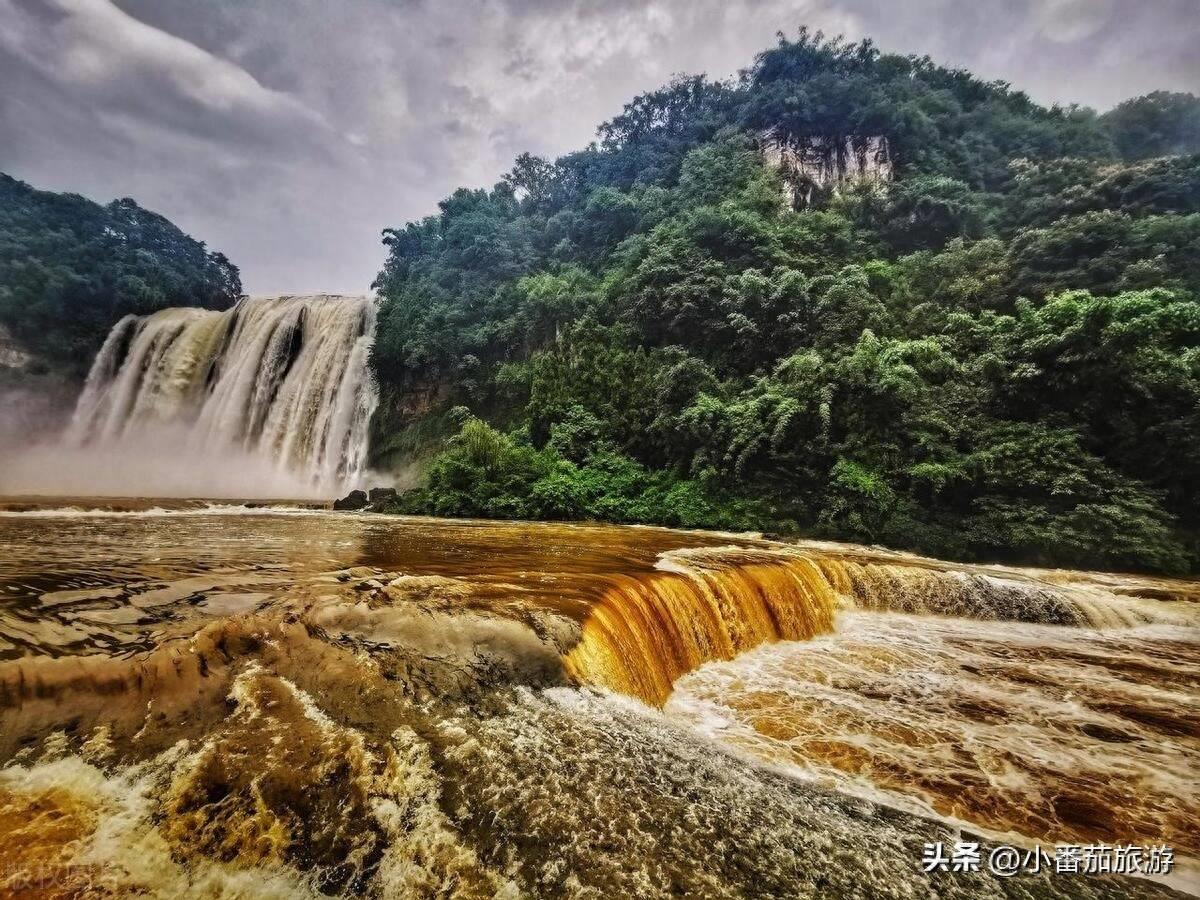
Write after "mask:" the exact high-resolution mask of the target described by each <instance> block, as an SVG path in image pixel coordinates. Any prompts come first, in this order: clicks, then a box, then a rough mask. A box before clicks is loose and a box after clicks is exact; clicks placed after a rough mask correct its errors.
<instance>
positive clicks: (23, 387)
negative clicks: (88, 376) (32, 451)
mask: <svg viewBox="0 0 1200 900" xmlns="http://www.w3.org/2000/svg"><path fill="white" fill-rule="evenodd" d="M78 391H79V381H78V379H77V378H75V377H73V375H72V374H71V373H69V372H66V371H64V370H63V369H62V367H61V366H55V365H53V364H52V363H51V362H50V361H48V360H46V359H45V358H44V357H42V356H39V355H38V354H36V353H33V352H31V351H30V350H28V349H27V348H26V347H25V345H24V344H22V343H21V342H20V341H18V340H17V339H16V338H14V337H13V336H12V334H11V332H9V330H8V329H7V328H5V327H4V326H3V325H0V449H3V448H5V447H13V446H18V445H21V444H26V443H30V442H33V441H37V440H38V439H40V438H42V437H45V436H47V435H49V434H53V433H54V432H56V431H57V430H58V429H60V428H61V427H62V426H63V424H64V423H65V422H66V420H67V417H68V416H69V415H70V412H71V407H72V406H73V405H74V403H75V396H76V394H77V393H78Z"/></svg>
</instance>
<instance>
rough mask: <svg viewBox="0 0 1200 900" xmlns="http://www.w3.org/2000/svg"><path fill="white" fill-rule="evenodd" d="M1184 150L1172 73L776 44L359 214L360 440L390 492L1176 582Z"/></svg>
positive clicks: (1193, 297)
mask: <svg viewBox="0 0 1200 900" xmlns="http://www.w3.org/2000/svg"><path fill="white" fill-rule="evenodd" d="M1197 151H1200V101H1198V100H1197V98H1195V97H1192V96H1190V95H1182V94H1168V93H1157V94H1151V95H1149V96H1147V97H1143V98H1139V99H1136V100H1132V101H1129V102H1128V103H1125V104H1122V105H1121V106H1118V107H1117V108H1116V109H1114V110H1112V111H1110V112H1108V113H1106V114H1104V115H1097V114H1095V113H1093V112H1092V111H1090V110H1087V109H1080V108H1045V107H1042V106H1039V105H1038V104H1036V103H1034V102H1032V101H1031V100H1030V99H1029V98H1028V97H1027V96H1026V95H1024V94H1022V93H1019V92H1016V91H1013V90H1011V89H1010V88H1009V87H1008V86H1006V85H1004V84H999V83H987V82H983V81H980V80H978V79H977V78H974V77H973V76H971V75H970V74H969V73H967V72H964V71H956V70H949V69H946V68H942V67H939V66H937V65H935V64H933V63H932V62H930V61H929V60H928V59H918V58H911V57H899V56H892V55H884V54H881V53H879V52H878V51H877V50H876V49H875V48H874V47H873V46H872V45H871V44H870V43H859V44H848V43H843V42H841V41H832V42H830V41H826V40H824V39H823V38H822V37H821V36H820V35H811V34H809V33H807V32H804V31H802V32H801V33H800V36H799V37H798V39H796V40H786V39H784V38H782V37H781V38H780V42H779V44H778V45H777V46H775V47H773V48H771V49H769V50H767V51H765V52H763V53H762V54H760V55H759V56H758V57H757V58H756V59H755V60H754V62H753V64H752V65H751V66H750V67H749V68H748V69H747V70H745V71H744V72H743V73H742V75H741V77H740V78H739V79H737V80H735V81H733V82H730V83H721V82H713V81H709V80H706V79H705V78H702V77H697V78H684V79H679V80H676V81H675V82H673V83H672V84H671V85H669V86H667V87H665V88H663V89H662V90H659V91H656V92H654V93H650V94H646V95H644V96H641V97H638V98H636V99H635V100H633V101H632V102H631V103H629V104H628V105H627V106H626V108H625V110H624V112H623V113H622V114H621V115H619V116H617V117H616V118H615V119H613V120H612V121H610V122H607V123H605V124H604V125H602V126H601V127H600V129H599V138H598V141H597V142H596V143H594V144H592V145H591V146H589V147H587V148H585V149H583V150H580V151H579V152H576V153H572V154H569V155H567V156H564V157H563V158H561V159H558V160H557V161H554V162H549V161H546V160H542V159H538V158H535V157H531V156H528V155H526V156H522V157H520V158H519V159H518V160H517V161H516V165H515V166H514V168H513V170H512V172H511V173H510V174H509V175H508V176H507V177H506V178H505V179H504V180H503V181H502V182H501V183H500V184H498V185H496V187H495V188H493V189H492V190H465V189H463V190H458V191H456V192H455V193H454V194H453V195H452V196H451V197H449V198H447V199H446V200H445V201H443V202H442V204H441V210H440V213H439V214H437V215H435V216H431V217H429V218H426V219H424V220H422V221H419V222H412V223H409V224H408V225H407V226H405V227H403V228H398V229H395V230H392V231H388V232H386V233H385V243H386V245H387V247H388V251H389V255H388V259H387V263H386V267H385V268H384V270H383V272H382V273H381V274H380V275H379V278H378V281H377V288H378V290H379V291H380V293H381V295H382V297H383V304H382V308H381V311H380V317H379V332H378V341H377V345H376V349H375V356H374V365H375V368H376V371H377V373H378V376H379V379H380V382H381V386H382V389H383V394H384V404H383V408H382V410H381V412H380V414H379V416H378V417H377V421H376V435H375V447H376V451H377V453H378V454H379V457H380V460H379V461H380V462H381V463H391V464H395V463H397V462H398V461H402V460H406V459H412V458H425V459H426V461H427V463H428V464H427V465H426V466H425V467H424V469H423V472H422V478H423V481H422V484H423V486H422V487H420V488H419V489H416V490H413V491H411V492H409V493H407V494H405V495H403V496H402V499H401V503H400V506H401V508H403V509H406V510H410V511H419V512H431V513H437V514H447V515H483V516H497V517H521V518H549V519H560V518H561V519H605V520H610V521H617V522H660V523H665V524H671V525H682V526H700V527H725V528H762V529H769V530H778V531H788V532H801V533H805V534H815V535H824V536H829V537H834V538H843V539H851V540H857V541H870V542H880V543H884V544H888V545H891V546H894V547H907V548H912V549H914V550H919V551H925V552H929V553H934V554H938V555H942V556H950V557H957V558H966V559H1007V560H1019V561H1029V562H1054V563H1060V564H1071V565H1079V566H1089V567H1115V568H1134V569H1152V570H1162V571H1173V572H1182V571H1187V570H1191V571H1196V569H1197V560H1198V552H1197V541H1196V537H1195V535H1196V533H1197V530H1198V528H1197V526H1198V525H1200V521H1198V517H1200V504H1198V503H1197V499H1198V498H1200V491H1198V488H1200V453H1198V452H1197V447H1200V303H1198V299H1197V298H1198V296H1200V156H1196V155H1188V154H1195V153H1196V152H1197ZM434 451H437V452H436V455H433V454H434ZM431 455H432V458H430V456H431Z"/></svg>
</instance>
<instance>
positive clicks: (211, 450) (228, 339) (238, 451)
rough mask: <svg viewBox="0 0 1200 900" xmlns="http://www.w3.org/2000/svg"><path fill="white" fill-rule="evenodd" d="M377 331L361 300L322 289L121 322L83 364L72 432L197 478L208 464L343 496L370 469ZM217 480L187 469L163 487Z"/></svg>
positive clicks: (207, 486) (91, 444)
mask: <svg viewBox="0 0 1200 900" xmlns="http://www.w3.org/2000/svg"><path fill="white" fill-rule="evenodd" d="M374 330H375V310H374V306H373V304H372V303H371V301H370V300H369V299H368V298H365V297H339V296H332V295H324V294H322V295H316V296H308V297H292V296H285V297H251V298H246V299H244V300H242V301H241V302H240V303H238V304H237V305H236V306H234V307H233V308H232V309H230V310H227V311H224V312H214V311H211V310H203V309H189V308H180V309H165V310H162V311H160V312H157V313H154V314H153V315H150V316H144V317H143V316H127V317H125V318H124V319H122V320H121V321H120V322H118V323H117V324H116V325H115V326H114V327H113V330H112V332H111V333H110V334H109V336H108V339H107V340H106V341H105V342H104V346H103V347H102V348H101V350H100V353H99V354H98V355H97V357H96V360H95V362H94V363H93V365H92V369H91V373H90V374H89V375H88V379H87V383H86V385H85V387H84V390H83V393H82V395H81V396H80V398H79V402H78V404H77V406H76V410H75V414H74V417H73V419H72V422H71V424H70V428H69V432H68V440H69V442H70V443H72V444H74V445H75V446H78V447H86V448H88V450H89V451H97V452H100V453H103V452H104V451H106V450H112V451H116V450H119V451H120V452H121V454H122V455H123V456H130V455H132V456H133V457H134V458H137V457H140V456H141V455H142V454H143V453H145V452H146V451H147V450H148V449H149V450H151V452H154V453H157V454H159V455H160V456H161V455H162V454H164V453H169V454H172V455H174V456H176V457H177V459H178V461H179V463H180V465H179V466H178V468H179V469H181V470H182V469H187V470H188V471H189V472H192V473H193V474H197V475H202V474H208V475H211V474H212V473H211V466H212V465H213V464H215V465H217V466H221V465H223V464H224V465H226V466H227V468H229V469H234V468H237V469H239V470H241V471H242V472H246V471H252V472H255V473H257V474H259V475H260V476H261V480H260V481H259V482H258V484H259V485H260V486H261V491H262V492H266V493H277V492H278V491H280V490H290V491H300V492H303V493H306V494H320V495H329V494H331V493H335V492H338V491H341V490H343V489H345V488H346V487H348V486H351V485H353V484H355V483H356V482H357V481H358V479H359V478H360V476H361V475H362V473H363V470H364V468H365V465H366V455H367V430H368V424H369V422H370V418H371V414H372V412H373V411H374V407H375V403H376V394H375V388H374V385H373V383H372V380H371V377H370V371H369V368H368V353H369V350H370V345H371V341H372V340H373V337H374ZM215 483H216V484H217V485H218V487H219V486H220V483H221V482H220V476H219V475H218V477H217V478H216V479H215ZM213 484H214V479H213V478H211V477H210V478H208V479H203V478H191V479H189V478H188V477H186V475H185V476H184V477H183V478H182V479H181V482H180V487H179V489H178V490H172V491H171V493H180V492H184V493H186V492H187V490H188V488H193V489H195V490H196V493H200V492H202V491H206V492H210V493H211V491H212V485H213ZM249 487H250V488H251V489H252V488H253V487H254V484H253V483H251V484H250V485H249ZM234 493H241V494H242V495H260V494H261V492H260V491H254V492H253V493H248V492H247V489H246V488H244V487H239V488H237V489H236V490H234Z"/></svg>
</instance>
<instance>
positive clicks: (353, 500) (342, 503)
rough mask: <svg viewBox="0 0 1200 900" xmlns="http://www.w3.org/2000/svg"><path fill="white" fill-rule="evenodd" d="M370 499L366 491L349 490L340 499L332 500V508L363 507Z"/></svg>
mask: <svg viewBox="0 0 1200 900" xmlns="http://www.w3.org/2000/svg"><path fill="white" fill-rule="evenodd" d="M369 502H370V501H368V500H367V492H366V491H351V492H350V493H348V494H347V495H346V496H345V497H343V498H342V499H341V500H334V501H333V508H334V509H365V508H366V506H367V504H368V503H369Z"/></svg>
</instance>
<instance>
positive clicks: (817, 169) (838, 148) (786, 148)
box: [759, 129, 893, 209]
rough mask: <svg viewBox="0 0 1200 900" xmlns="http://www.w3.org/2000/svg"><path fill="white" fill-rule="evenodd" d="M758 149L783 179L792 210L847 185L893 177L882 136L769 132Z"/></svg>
mask: <svg viewBox="0 0 1200 900" xmlns="http://www.w3.org/2000/svg"><path fill="white" fill-rule="evenodd" d="M759 148H760V150H761V151H762V154H763V157H764V159H766V161H767V163H768V164H769V165H772V166H774V167H775V168H776V169H778V170H779V171H780V173H781V174H782V175H783V179H784V185H785V193H786V197H787V201H788V203H789V204H790V205H791V207H792V208H793V209H803V208H804V207H806V206H808V205H809V204H811V203H812V201H813V197H814V196H815V195H816V194H817V193H818V192H820V193H833V194H836V193H837V192H838V191H839V190H840V189H841V187H842V186H843V185H846V184H850V183H854V182H860V181H871V182H875V183H880V184H882V183H884V182H888V181H891V180H892V176H893V163H892V156H891V148H890V147H889V145H888V140H887V138H886V137H882V136H880V135H847V136H836V137H832V136H814V137H803V138H797V137H793V136H789V135H784V134H781V133H779V132H777V131H775V130H774V129H770V130H767V131H764V132H762V133H761V134H760V135H759Z"/></svg>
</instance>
